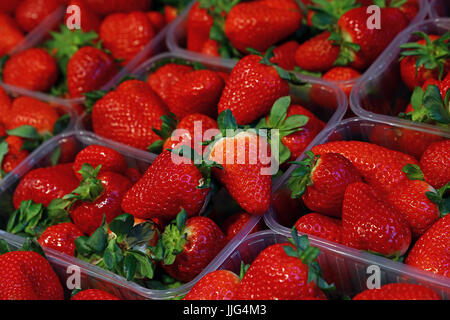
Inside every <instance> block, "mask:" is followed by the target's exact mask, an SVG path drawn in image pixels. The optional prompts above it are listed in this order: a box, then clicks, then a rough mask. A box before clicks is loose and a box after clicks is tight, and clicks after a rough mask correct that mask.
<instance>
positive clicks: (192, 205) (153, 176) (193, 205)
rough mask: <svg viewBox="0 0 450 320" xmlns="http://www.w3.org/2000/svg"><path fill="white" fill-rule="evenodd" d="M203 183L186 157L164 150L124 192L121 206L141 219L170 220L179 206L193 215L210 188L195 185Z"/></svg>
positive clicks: (197, 210)
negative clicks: (179, 156)
mask: <svg viewBox="0 0 450 320" xmlns="http://www.w3.org/2000/svg"><path fill="white" fill-rule="evenodd" d="M184 160H186V161H184ZM203 184H204V178H203V176H202V174H201V172H200V171H199V169H198V168H197V167H196V166H195V165H194V164H193V163H192V162H191V161H190V160H189V159H186V158H178V156H177V155H175V154H172V153H171V152H170V151H167V150H166V151H163V152H162V153H161V154H160V155H159V156H158V157H157V158H156V159H155V161H154V162H153V163H152V165H151V166H150V167H149V168H148V170H147V171H146V172H145V174H144V175H143V176H142V178H141V179H140V180H139V181H138V182H137V183H136V184H135V185H134V186H133V187H132V188H131V189H130V190H129V191H128V192H127V193H126V194H125V196H124V197H123V200H122V209H123V211H125V212H129V213H131V214H133V215H134V216H135V217H137V218H140V219H150V218H154V217H156V218H163V219H165V220H172V219H174V218H175V217H176V216H177V214H178V212H179V211H180V209H181V208H184V209H185V210H186V212H187V213H188V215H189V216H194V215H196V214H198V213H199V212H200V210H201V209H202V207H203V205H204V203H205V199H206V195H207V194H208V192H209V188H198V187H199V186H201V185H203Z"/></svg>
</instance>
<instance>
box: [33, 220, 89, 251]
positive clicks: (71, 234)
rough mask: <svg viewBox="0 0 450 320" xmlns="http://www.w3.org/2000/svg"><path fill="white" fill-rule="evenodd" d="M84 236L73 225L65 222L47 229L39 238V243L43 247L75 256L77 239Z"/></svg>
mask: <svg viewBox="0 0 450 320" xmlns="http://www.w3.org/2000/svg"><path fill="white" fill-rule="evenodd" d="M82 235H83V233H82V232H81V231H80V230H79V229H78V228H77V227H76V226H75V225H74V224H73V223H70V222H63V223H60V224H57V225H54V226H51V227H48V228H47V229H45V231H44V232H43V233H42V235H41V236H40V237H39V243H40V244H41V246H43V247H47V248H51V249H54V250H56V251H59V252H63V253H65V254H68V255H70V256H73V255H74V252H75V239H76V238H78V237H81V236H82Z"/></svg>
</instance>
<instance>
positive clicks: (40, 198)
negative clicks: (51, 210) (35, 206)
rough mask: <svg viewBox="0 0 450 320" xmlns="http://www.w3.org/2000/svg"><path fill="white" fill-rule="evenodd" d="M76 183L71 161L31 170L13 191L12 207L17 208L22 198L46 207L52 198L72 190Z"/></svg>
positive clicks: (60, 196) (59, 196)
mask: <svg viewBox="0 0 450 320" xmlns="http://www.w3.org/2000/svg"><path fill="white" fill-rule="evenodd" d="M78 184H79V182H78V180H77V178H76V177H75V174H74V173H73V170H72V164H71V163H68V164H61V165H56V166H54V167H48V168H38V169H34V170H31V171H30V172H28V173H27V174H26V175H25V176H24V177H23V178H22V179H21V180H20V182H19V185H18V186H17V188H16V190H15V191H14V196H13V204H14V208H16V209H18V208H19V206H20V204H21V202H22V201H24V200H33V201H34V202H36V203H42V204H43V205H44V206H46V207H47V206H48V205H49V204H50V202H52V200H54V199H57V198H62V197H64V196H65V195H66V194H68V193H70V192H72V190H73V189H75V188H76V187H77V185H78Z"/></svg>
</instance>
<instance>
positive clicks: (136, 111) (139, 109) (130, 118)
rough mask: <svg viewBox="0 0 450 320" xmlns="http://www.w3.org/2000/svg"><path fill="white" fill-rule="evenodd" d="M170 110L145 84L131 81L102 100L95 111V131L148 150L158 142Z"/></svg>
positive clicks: (93, 120)
mask: <svg viewBox="0 0 450 320" xmlns="http://www.w3.org/2000/svg"><path fill="white" fill-rule="evenodd" d="M167 113H168V110H167V107H166V106H165V104H164V103H163V102H162V101H161V99H160V98H159V97H158V96H157V95H156V93H155V92H154V91H153V90H152V89H151V88H150V87H149V86H148V85H147V84H146V83H145V82H143V81H139V80H129V81H125V82H123V83H122V84H120V85H119V87H118V88H117V89H116V91H111V92H109V93H108V94H106V95H105V96H104V97H103V98H101V99H99V100H98V101H97V102H96V103H95V104H94V107H93V108H92V125H93V129H94V132H95V133H96V134H98V135H100V136H103V137H105V138H108V139H111V140H114V141H117V142H121V143H124V144H128V145H130V146H132V147H135V148H138V149H144V150H145V149H147V148H148V147H149V146H150V145H151V144H152V143H154V142H155V141H156V140H158V139H159V138H158V135H157V134H156V133H155V132H153V130H152V128H155V129H157V130H161V125H162V120H161V117H162V116H163V115H166V114H167Z"/></svg>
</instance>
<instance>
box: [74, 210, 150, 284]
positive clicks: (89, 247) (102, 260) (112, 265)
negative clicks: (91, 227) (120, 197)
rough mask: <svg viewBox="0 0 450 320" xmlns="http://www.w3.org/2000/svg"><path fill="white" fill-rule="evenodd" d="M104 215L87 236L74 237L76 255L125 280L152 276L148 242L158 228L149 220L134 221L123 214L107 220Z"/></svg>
mask: <svg viewBox="0 0 450 320" xmlns="http://www.w3.org/2000/svg"><path fill="white" fill-rule="evenodd" d="M109 229H110V231H111V232H112V233H111V234H108V228H107V225H106V219H105V218H103V222H102V224H101V226H100V227H99V228H98V229H96V230H95V231H94V232H93V233H92V235H91V236H90V237H86V236H82V237H78V238H77V239H76V240H75V246H76V257H77V258H79V259H82V260H84V261H88V262H90V263H93V264H95V265H97V266H99V267H101V268H104V269H106V270H109V271H112V272H114V273H116V274H118V275H120V276H123V277H125V278H126V279H127V280H129V281H132V280H138V279H147V278H148V279H152V278H153V275H154V271H155V266H154V264H153V262H152V260H151V254H150V247H149V246H148V242H149V241H150V240H152V239H153V238H154V237H155V235H156V234H157V232H156V231H155V226H154V224H153V223H152V222H151V221H146V222H144V223H140V224H138V225H134V217H133V216H132V215H130V214H122V215H120V216H118V217H116V218H115V219H114V220H113V221H111V223H110V224H109Z"/></svg>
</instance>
